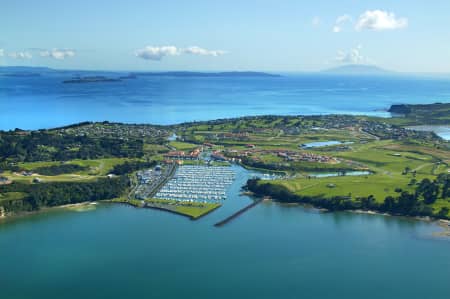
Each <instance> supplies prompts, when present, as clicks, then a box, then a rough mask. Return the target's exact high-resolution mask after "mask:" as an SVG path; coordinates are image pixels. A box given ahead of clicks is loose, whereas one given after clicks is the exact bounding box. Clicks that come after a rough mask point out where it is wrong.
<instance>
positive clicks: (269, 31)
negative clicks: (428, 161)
mask: <svg viewBox="0 0 450 299" xmlns="http://www.w3.org/2000/svg"><path fill="white" fill-rule="evenodd" d="M305 2H306V1H298V0H284V1H283V0H278V1H272V0H259V1H242V0H241V1H235V0H227V1H214V0H209V1H203V0H201V1H181V0H164V1H151V0H147V1H144V0H142V1H138V0H127V1H121V0H114V1H111V0H110V1H103V0H102V1H95V0H90V1H87V0H77V1H73V0H71V1H67V0H59V1H50V0H41V1H26V2H25V1H12V0H0V4H1V5H0V7H1V9H0V20H1V21H2V26H1V27H0V65H32V66H49V67H55V68H68V69H69V68H70V69H105V70H149V71H151V70H262V71H314V70H320V69H324V68H329V67H333V66H338V65H343V64H348V63H359V64H375V65H378V66H381V67H384V68H388V69H393V70H398V71H405V72H450V29H449V28H450V18H449V17H448V16H449V11H450V1H448V0H446V1H443V0H434V1H422V0H420V1H419V0H410V1H403V0H397V1H357V0H343V1H342V0H341V1H335V0H329V1H320V0H317V1H309V3H305Z"/></svg>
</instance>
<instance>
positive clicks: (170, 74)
mask: <svg viewBox="0 0 450 299" xmlns="http://www.w3.org/2000/svg"><path fill="white" fill-rule="evenodd" d="M131 75H135V76H152V77H161V76H165V77H281V76H280V75H278V74H269V73H263V72H237V71H236V72H211V73H209V72H184V71H179V72H178V71H177V72H134V73H131Z"/></svg>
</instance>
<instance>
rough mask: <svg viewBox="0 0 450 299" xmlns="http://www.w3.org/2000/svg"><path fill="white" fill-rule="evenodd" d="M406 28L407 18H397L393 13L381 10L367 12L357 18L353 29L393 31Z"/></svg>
mask: <svg viewBox="0 0 450 299" xmlns="http://www.w3.org/2000/svg"><path fill="white" fill-rule="evenodd" d="M407 26H408V19H407V18H397V17H396V16H395V14H394V13H392V12H387V11H383V10H367V11H366V12H364V13H363V14H362V15H360V16H359V18H358V21H357V22H356V25H355V29H356V30H357V31H361V30H377V31H380V30H394V29H401V28H405V27H407Z"/></svg>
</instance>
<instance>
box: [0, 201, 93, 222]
mask: <svg viewBox="0 0 450 299" xmlns="http://www.w3.org/2000/svg"><path fill="white" fill-rule="evenodd" d="M97 205H98V202H96V201H83V202H78V203H73V204H66V205H62V206H54V207H42V208H40V209H39V210H36V211H23V212H20V213H17V214H12V215H7V214H5V213H3V214H1V213H0V225H2V224H3V223H6V222H8V221H14V220H16V219H22V218H26V217H28V216H33V215H39V214H43V213H46V212H53V211H57V210H62V209H68V210H69V209H71V208H77V207H87V206H97Z"/></svg>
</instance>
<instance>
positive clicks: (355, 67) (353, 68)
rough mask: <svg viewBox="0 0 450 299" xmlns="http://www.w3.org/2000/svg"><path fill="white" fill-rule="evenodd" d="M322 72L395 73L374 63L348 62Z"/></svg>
mask: <svg viewBox="0 0 450 299" xmlns="http://www.w3.org/2000/svg"><path fill="white" fill-rule="evenodd" d="M322 72H323V73H328V74H342V75H389V74H391V75H392V74H395V72H393V71H389V70H385V69H382V68H380V67H377V66H374V65H362V64H349V65H344V66H339V67H335V68H332V69H328V70H324V71H322Z"/></svg>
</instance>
